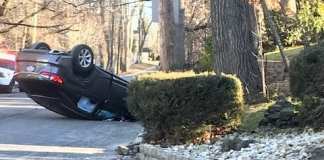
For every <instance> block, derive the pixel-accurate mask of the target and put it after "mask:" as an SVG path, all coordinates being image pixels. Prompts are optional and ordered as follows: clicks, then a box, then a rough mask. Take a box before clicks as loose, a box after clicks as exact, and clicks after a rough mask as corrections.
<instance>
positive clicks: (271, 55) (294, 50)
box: [265, 46, 304, 61]
mask: <svg viewBox="0 0 324 160" xmlns="http://www.w3.org/2000/svg"><path fill="white" fill-rule="evenodd" d="M303 49H304V46H296V47H290V48H286V49H285V51H284V53H285V55H286V56H287V58H288V59H289V60H291V58H293V57H294V56H296V55H298V54H299V53H300V52H301V51H302V50H303ZM265 56H266V58H267V60H272V61H281V56H280V52H279V50H277V51H274V52H268V53H265Z"/></svg>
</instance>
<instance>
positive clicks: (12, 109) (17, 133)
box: [0, 93, 142, 160]
mask: <svg viewBox="0 0 324 160" xmlns="http://www.w3.org/2000/svg"><path fill="white" fill-rule="evenodd" d="M141 130H142V127H141V126H140V125H139V124H138V123H127V122H108V121H101V122H97V121H81V120H73V119H68V118H65V117H62V116H60V115H57V114H55V113H52V112H50V111H48V110H46V109H44V108H42V107H40V106H39V105H37V104H35V103H34V102H33V101H32V100H30V99H29V98H27V97H26V96H25V95H24V94H22V93H16V94H10V95H0V160H1V159H23V160H26V159H27V160H29V159H42V160H52V159H53V160H60V159H78V160H79V159H91V160H92V159H116V155H115V152H114V149H115V148H116V146H118V145H121V144H127V143H128V142H130V141H132V140H133V139H134V138H135V137H136V135H137V134H138V133H139V132H140V131H141Z"/></svg>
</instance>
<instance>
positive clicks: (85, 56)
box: [79, 49, 92, 68]
mask: <svg viewBox="0 0 324 160" xmlns="http://www.w3.org/2000/svg"><path fill="white" fill-rule="evenodd" d="M91 62H92V55H91V53H90V51H89V49H82V50H81V52H80V54H79V64H80V66H81V67H83V68H87V67H89V66H90V65H91Z"/></svg>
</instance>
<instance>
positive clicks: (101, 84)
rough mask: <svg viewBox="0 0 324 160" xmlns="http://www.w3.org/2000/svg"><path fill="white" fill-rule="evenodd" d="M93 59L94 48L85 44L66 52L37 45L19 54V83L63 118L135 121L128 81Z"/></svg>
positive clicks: (39, 101)
mask: <svg viewBox="0 0 324 160" xmlns="http://www.w3.org/2000/svg"><path fill="white" fill-rule="evenodd" d="M93 60H94V55H93V52H92V49H91V48H90V47H89V46H87V45H84V44H81V45H77V46H75V47H74V48H73V49H72V50H71V51H68V52H64V51H57V50H52V49H51V48H50V46H49V45H48V44H46V43H42V42H39V43H35V44H33V45H32V46H31V47H30V48H28V49H23V50H21V51H20V52H19V53H18V56H17V68H16V74H15V80H16V81H17V82H18V83H19V87H20V89H22V90H23V91H25V92H26V94H27V95H28V96H29V97H30V98H31V99H33V100H34V101H35V102H36V103H38V104H39V105H41V106H44V107H45V108H47V109H49V110H51V111H53V112H56V113H58V114H61V115H63V116H66V117H70V118H76V119H87V120H104V119H108V118H116V117H123V118H126V119H131V118H132V116H131V115H130V114H129V112H128V110H127V102H126V98H127V91H128V82H127V81H125V80H124V79H122V78H120V77H118V76H116V75H114V74H112V73H110V72H107V71H105V70H103V69H101V68H99V67H97V66H95V65H94V63H93Z"/></svg>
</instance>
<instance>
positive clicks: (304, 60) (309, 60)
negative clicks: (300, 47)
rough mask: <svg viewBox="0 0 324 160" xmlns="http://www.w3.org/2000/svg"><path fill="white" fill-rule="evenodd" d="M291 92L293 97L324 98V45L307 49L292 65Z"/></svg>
mask: <svg viewBox="0 0 324 160" xmlns="http://www.w3.org/2000/svg"><path fill="white" fill-rule="evenodd" d="M290 90H291V93H292V95H293V96H295V97H298V98H301V99H302V98H303V97H304V96H305V95H308V96H316V97H324V45H323V44H322V45H321V46H314V47H311V48H309V49H306V50H305V51H304V52H303V53H302V54H300V55H298V56H296V57H295V58H294V59H293V60H292V61H291V63H290Z"/></svg>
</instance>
